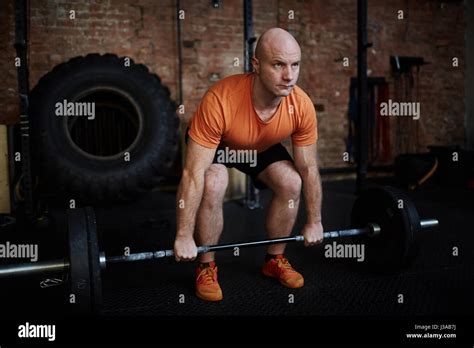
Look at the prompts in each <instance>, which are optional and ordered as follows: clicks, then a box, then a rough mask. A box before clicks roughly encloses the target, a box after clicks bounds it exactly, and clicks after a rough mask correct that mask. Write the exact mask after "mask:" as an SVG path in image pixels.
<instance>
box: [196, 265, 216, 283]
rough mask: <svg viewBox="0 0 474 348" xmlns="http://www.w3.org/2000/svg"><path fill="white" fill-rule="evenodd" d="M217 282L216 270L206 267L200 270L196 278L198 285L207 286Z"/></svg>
mask: <svg viewBox="0 0 474 348" xmlns="http://www.w3.org/2000/svg"><path fill="white" fill-rule="evenodd" d="M216 281H217V268H216V269H213V268H211V267H206V268H204V269H203V270H201V273H199V276H198V278H197V282H198V283H199V284H204V285H209V284H212V283H214V282H216Z"/></svg>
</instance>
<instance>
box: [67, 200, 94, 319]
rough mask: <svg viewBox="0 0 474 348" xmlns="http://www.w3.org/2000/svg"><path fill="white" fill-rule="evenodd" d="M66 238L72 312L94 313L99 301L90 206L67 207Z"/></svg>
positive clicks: (92, 215) (92, 216)
mask: <svg viewBox="0 0 474 348" xmlns="http://www.w3.org/2000/svg"><path fill="white" fill-rule="evenodd" d="M67 219H68V221H67V222H68V238H69V284H70V287H69V292H70V293H69V294H68V297H67V300H68V303H70V302H69V299H70V295H71V294H73V295H74V296H75V303H71V308H72V311H73V312H74V313H76V314H88V313H92V312H96V311H97V308H99V306H100V304H101V296H102V286H101V285H102V282H101V278H100V263H99V250H98V245H97V234H96V221H95V216H94V213H93V211H92V209H91V208H85V209H82V208H77V209H71V210H68V212H67Z"/></svg>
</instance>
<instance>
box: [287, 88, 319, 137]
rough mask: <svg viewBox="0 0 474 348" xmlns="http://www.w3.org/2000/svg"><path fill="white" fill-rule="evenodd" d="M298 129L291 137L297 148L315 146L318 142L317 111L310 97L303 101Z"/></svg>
mask: <svg viewBox="0 0 474 348" xmlns="http://www.w3.org/2000/svg"><path fill="white" fill-rule="evenodd" d="M298 122H299V124H298V127H297V129H296V130H295V131H294V132H293V134H292V135H291V141H292V143H293V145H295V146H308V145H313V144H315V143H316V141H317V140H318V131H317V124H318V120H317V117H316V110H315V109H314V105H313V102H312V101H311V99H310V98H309V97H306V98H304V99H303V101H302V108H301V113H300V115H299V119H298Z"/></svg>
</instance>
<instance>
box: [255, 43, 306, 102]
mask: <svg viewBox="0 0 474 348" xmlns="http://www.w3.org/2000/svg"><path fill="white" fill-rule="evenodd" d="M300 60H301V53H300V50H299V48H298V47H286V48H285V47H283V48H281V49H275V48H272V47H269V48H268V49H265V50H264V52H263V54H262V55H261V57H260V59H257V58H255V57H254V58H253V60H252V63H253V66H254V69H255V71H256V72H257V74H258V76H259V78H260V81H261V83H262V85H263V86H264V87H265V89H266V90H267V91H268V92H269V93H271V94H273V95H274V96H275V97H286V96H288V95H289V94H290V92H291V91H292V90H293V87H294V86H295V84H296V81H297V80H298V75H299V72H300Z"/></svg>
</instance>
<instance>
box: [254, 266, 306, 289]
mask: <svg viewBox="0 0 474 348" xmlns="http://www.w3.org/2000/svg"><path fill="white" fill-rule="evenodd" d="M262 273H263V275H264V276H267V277H269V278H275V279H278V281H279V282H280V284H281V285H283V286H284V287H287V288H290V289H298V288H302V287H303V286H304V279H303V281H302V282H301V284H297V285H291V284H288V283H285V282H284V281H282V280H281V279H280V278H278V276H275V275H273V274H272V273H268V272H267V271H266V270H265V269H264V268H263V269H262Z"/></svg>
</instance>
